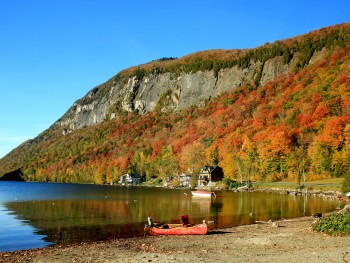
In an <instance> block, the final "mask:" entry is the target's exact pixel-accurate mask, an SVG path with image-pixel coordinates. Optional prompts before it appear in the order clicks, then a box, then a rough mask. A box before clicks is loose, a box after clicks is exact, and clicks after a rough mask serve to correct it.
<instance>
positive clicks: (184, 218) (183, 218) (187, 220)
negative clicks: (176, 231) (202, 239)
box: [181, 215, 193, 226]
mask: <svg viewBox="0 0 350 263" xmlns="http://www.w3.org/2000/svg"><path fill="white" fill-rule="evenodd" d="M181 222H182V224H183V225H184V226H192V225H193V224H192V223H191V220H190V218H189V217H188V215H183V216H181Z"/></svg>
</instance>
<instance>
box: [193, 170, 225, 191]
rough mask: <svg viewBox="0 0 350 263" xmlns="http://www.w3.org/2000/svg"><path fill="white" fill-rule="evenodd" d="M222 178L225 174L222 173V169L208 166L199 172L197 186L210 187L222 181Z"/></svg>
mask: <svg viewBox="0 0 350 263" xmlns="http://www.w3.org/2000/svg"><path fill="white" fill-rule="evenodd" d="M222 178H224V172H223V171H222V168H221V167H219V166H217V165H215V166H210V165H206V166H204V167H202V168H201V170H200V172H199V175H198V181H197V185H198V186H199V187H200V186H210V185H211V183H212V182H218V181H221V180H222Z"/></svg>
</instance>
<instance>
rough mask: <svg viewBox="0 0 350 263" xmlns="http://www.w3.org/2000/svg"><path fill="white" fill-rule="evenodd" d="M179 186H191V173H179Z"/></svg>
mask: <svg viewBox="0 0 350 263" xmlns="http://www.w3.org/2000/svg"><path fill="white" fill-rule="evenodd" d="M179 181H180V183H179V186H182V187H191V175H190V174H184V173H183V174H180V175H179Z"/></svg>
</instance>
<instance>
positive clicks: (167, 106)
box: [54, 54, 297, 133]
mask: <svg viewBox="0 0 350 263" xmlns="http://www.w3.org/2000/svg"><path fill="white" fill-rule="evenodd" d="M296 59H297V54H294V56H293V59H292V60H291V61H290V62H289V63H288V64H285V63H284V62H283V58H282V57H275V58H272V59H269V60H267V61H266V62H265V63H264V64H263V63H261V62H260V61H257V62H251V63H250V64H249V66H248V67H247V68H243V69H242V68H239V67H238V66H234V67H232V68H226V69H221V70H219V72H218V74H217V76H215V74H214V72H213V71H204V72H203V71H198V72H195V73H181V74H175V73H163V74H155V73H151V74H148V75H145V76H143V77H142V78H141V79H137V77H136V76H133V77H130V78H128V79H127V81H125V80H117V81H111V80H110V81H109V83H110V84H109V85H101V86H99V87H96V88H94V89H92V90H91V91H90V92H89V93H88V94H87V95H86V96H85V97H84V98H82V99H80V100H78V101H77V102H76V103H74V105H73V106H72V107H71V108H70V109H69V110H68V111H67V112H66V114H65V115H64V116H63V117H62V118H61V119H60V120H58V121H57V122H56V123H55V124H54V126H56V127H62V128H63V129H64V133H66V132H70V131H72V130H74V129H79V128H82V127H86V126H91V125H94V124H98V123H101V122H102V121H103V120H106V119H113V118H115V117H116V116H117V115H118V112H120V110H125V111H128V112H131V111H137V112H138V113H140V114H144V113H147V112H150V111H153V110H155V109H160V110H162V111H179V110H181V109H184V108H187V107H189V106H192V105H194V106H201V105H202V104H203V103H204V102H205V101H206V100H208V99H211V98H213V97H216V96H218V95H220V94H222V93H224V92H226V91H229V90H233V89H235V88H237V87H239V86H241V85H243V84H244V83H249V82H251V81H255V80H256V79H257V77H258V78H259V79H258V82H259V84H260V85H264V84H265V83H266V82H267V81H269V80H273V79H274V78H276V77H277V76H281V75H286V74H288V72H289V71H290V70H291V69H292V68H293V66H294V65H295V63H296Z"/></svg>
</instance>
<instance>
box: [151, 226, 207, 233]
mask: <svg viewBox="0 0 350 263" xmlns="http://www.w3.org/2000/svg"><path fill="white" fill-rule="evenodd" d="M163 227H164V226H160V227H155V226H147V227H145V233H146V234H148V235H151V236H158V235H205V234H207V232H208V227H207V225H206V224H199V225H194V226H187V227H186V226H182V225H180V226H168V225H167V227H166V228H163Z"/></svg>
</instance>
